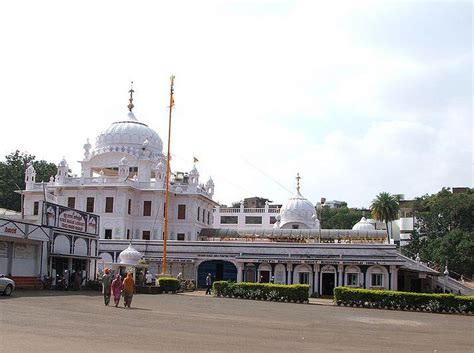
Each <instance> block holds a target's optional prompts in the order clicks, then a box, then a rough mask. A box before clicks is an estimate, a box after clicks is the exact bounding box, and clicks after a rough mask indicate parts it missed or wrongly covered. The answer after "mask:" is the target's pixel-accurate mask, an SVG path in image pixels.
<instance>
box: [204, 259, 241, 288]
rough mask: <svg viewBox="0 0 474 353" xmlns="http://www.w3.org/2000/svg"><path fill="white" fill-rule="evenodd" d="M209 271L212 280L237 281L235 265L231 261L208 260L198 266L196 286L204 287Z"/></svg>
mask: <svg viewBox="0 0 474 353" xmlns="http://www.w3.org/2000/svg"><path fill="white" fill-rule="evenodd" d="M208 273H210V274H211V277H212V281H234V282H237V267H235V265H234V264H233V263H232V262H229V261H224V260H209V261H204V262H202V263H201V264H200V265H199V267H198V288H205V287H206V276H207V274H208Z"/></svg>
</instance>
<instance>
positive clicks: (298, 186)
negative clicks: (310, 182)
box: [296, 173, 301, 193]
mask: <svg viewBox="0 0 474 353" xmlns="http://www.w3.org/2000/svg"><path fill="white" fill-rule="evenodd" d="M300 179H301V177H300V173H296V191H298V193H299V192H300Z"/></svg>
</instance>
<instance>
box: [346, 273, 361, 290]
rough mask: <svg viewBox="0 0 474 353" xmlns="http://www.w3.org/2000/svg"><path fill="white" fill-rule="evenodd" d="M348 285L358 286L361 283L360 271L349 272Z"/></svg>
mask: <svg viewBox="0 0 474 353" xmlns="http://www.w3.org/2000/svg"><path fill="white" fill-rule="evenodd" d="M346 285H348V286H354V287H357V286H358V285H359V274H358V273H348V274H347V283H346Z"/></svg>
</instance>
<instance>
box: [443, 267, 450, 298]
mask: <svg viewBox="0 0 474 353" xmlns="http://www.w3.org/2000/svg"><path fill="white" fill-rule="evenodd" d="M443 275H444V284H443V292H444V293H446V283H447V282H448V276H449V271H448V265H446V266H445V267H444V272H443Z"/></svg>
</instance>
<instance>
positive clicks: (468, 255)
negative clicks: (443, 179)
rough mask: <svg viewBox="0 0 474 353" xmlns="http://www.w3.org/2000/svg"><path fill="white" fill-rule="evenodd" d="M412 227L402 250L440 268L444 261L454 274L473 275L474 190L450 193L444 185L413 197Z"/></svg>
mask: <svg viewBox="0 0 474 353" xmlns="http://www.w3.org/2000/svg"><path fill="white" fill-rule="evenodd" d="M414 212H415V218H416V222H415V227H414V231H413V234H412V238H411V241H410V244H409V245H407V246H406V247H405V248H404V249H403V251H404V252H405V253H406V254H407V255H410V256H413V254H416V253H419V254H420V257H421V258H422V259H424V260H427V261H430V262H432V263H433V264H436V266H435V267H437V268H438V269H442V268H443V267H444V265H445V264H446V262H447V263H448V267H449V269H450V271H451V273H452V274H453V275H456V274H457V275H458V276H460V275H461V274H462V275H464V276H465V277H471V276H472V275H473V274H474V191H473V189H470V190H468V191H467V192H463V193H456V194H454V193H452V192H451V191H450V190H449V189H447V188H443V189H442V190H441V191H440V192H438V193H437V194H434V195H424V196H422V197H419V198H417V199H416V200H415V203H414Z"/></svg>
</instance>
